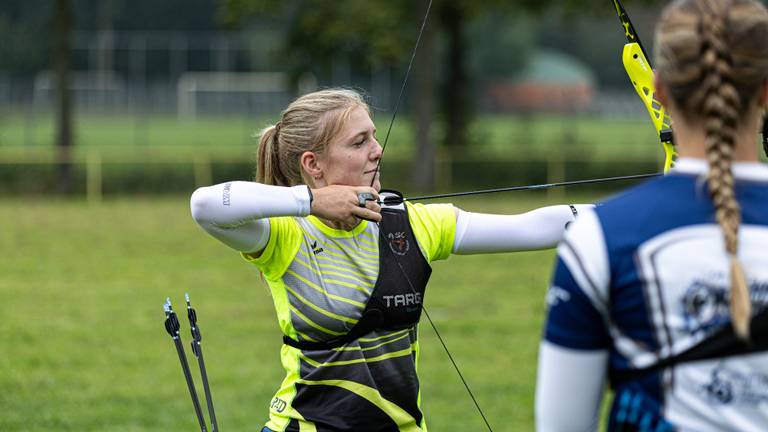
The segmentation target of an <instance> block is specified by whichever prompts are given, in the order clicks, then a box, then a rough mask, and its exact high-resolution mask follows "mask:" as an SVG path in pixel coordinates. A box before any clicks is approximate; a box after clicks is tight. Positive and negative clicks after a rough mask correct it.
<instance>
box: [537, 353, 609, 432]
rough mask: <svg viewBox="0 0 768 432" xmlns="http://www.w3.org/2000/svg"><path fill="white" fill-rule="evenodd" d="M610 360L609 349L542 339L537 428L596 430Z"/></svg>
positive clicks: (560, 431) (569, 431) (555, 431)
mask: <svg viewBox="0 0 768 432" xmlns="http://www.w3.org/2000/svg"><path fill="white" fill-rule="evenodd" d="M607 364H608V351H603V350H598V351H579V350H573V349H568V348H564V347H561V346H558V345H555V344H552V343H549V342H547V341H544V342H542V343H541V347H540V349H539V368H538V373H537V379H536V430H537V431H538V432H590V431H597V429H598V414H599V410H600V402H601V400H602V398H603V385H604V381H605V370H606V367H607Z"/></svg>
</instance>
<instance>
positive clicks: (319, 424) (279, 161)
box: [191, 89, 577, 432]
mask: <svg viewBox="0 0 768 432" xmlns="http://www.w3.org/2000/svg"><path fill="white" fill-rule="evenodd" d="M381 152H382V148H381V146H380V145H379V143H378V141H377V138H376V128H375V127H374V124H373V122H372V120H371V116H370V110H369V108H368V105H367V104H366V103H365V101H364V100H363V99H362V98H361V96H360V95H359V94H358V93H356V92H354V91H350V90H344V89H330V90H323V91H319V92H315V93H311V94H307V95H305V96H302V97H300V98H298V99H297V100H295V101H294V102H293V103H291V104H290V105H289V106H288V108H287V109H286V110H285V111H284V112H283V114H282V116H281V119H280V121H278V122H277V124H275V125H274V126H270V127H268V128H267V129H265V130H264V131H263V132H262V135H261V139H260V143H259V151H258V165H257V175H256V181H255V182H244V181H233V182H228V183H223V184H219V185H215V186H210V187H204V188H200V189H198V190H197V191H195V193H194V194H193V195H192V200H191V201H192V202H191V206H192V215H193V217H194V218H195V220H196V221H197V222H198V223H199V224H200V225H201V226H202V227H203V228H204V229H205V230H206V231H207V232H208V233H210V234H211V235H212V236H214V237H215V238H217V239H218V240H220V241H221V242H223V243H224V244H226V245H228V246H230V247H231V248H233V249H235V250H237V251H239V252H240V253H241V255H242V257H243V258H245V260H246V261H248V262H250V263H252V264H254V265H256V266H257V267H258V269H259V270H260V271H261V273H262V274H263V275H264V278H265V279H266V281H267V283H268V285H269V288H270V290H271V292H272V297H273V300H274V304H275V309H276V312H277V319H278V323H279V326H280V329H281V330H282V333H283V334H282V337H283V342H284V345H283V347H282V350H281V353H280V358H281V361H282V364H283V367H284V368H285V372H286V375H285V378H284V379H283V381H282V383H281V384H280V385H279V387H278V390H277V392H276V393H275V396H274V398H273V399H272V401H271V403H270V404H269V408H270V409H269V420H268V421H267V423H266V426H265V427H264V429H263V430H264V431H265V432H268V431H310V430H311V431H349V432H352V431H354V432H361V431H366V432H376V431H425V430H426V422H425V420H424V415H423V413H422V412H421V408H420V401H421V398H420V392H419V381H418V377H417V375H416V363H417V358H418V352H419V343H418V340H417V331H416V324H417V323H418V320H419V317H420V314H421V305H422V301H423V299H424V295H425V291H424V290H425V287H426V284H427V280H428V279H429V275H430V273H431V268H430V266H429V262H431V261H434V260H440V259H446V258H448V256H449V255H451V254H472V253H490V252H505V251H516V250H530V249H541V248H549V247H554V245H556V244H557V242H558V241H559V240H560V239H561V237H562V233H563V231H564V227H565V225H566V224H567V223H568V222H570V221H572V220H573V218H574V216H575V213H576V211H577V207H574V206H567V205H562V206H551V207H545V208H541V209H537V210H534V211H531V212H528V213H525V214H521V215H488V214H478V213H470V212H464V211H461V210H459V209H458V208H456V207H454V206H452V205H450V204H431V205H421V204H416V205H413V204H410V203H406V204H405V205H403V204H400V205H398V206H384V207H383V208H382V207H381V206H380V205H379V204H378V203H377V200H378V199H379V198H380V196H379V192H380V183H379V174H378V171H377V169H376V166H377V164H378V162H379V159H380V157H381ZM371 185H373V187H371ZM275 337H277V335H276V336H275Z"/></svg>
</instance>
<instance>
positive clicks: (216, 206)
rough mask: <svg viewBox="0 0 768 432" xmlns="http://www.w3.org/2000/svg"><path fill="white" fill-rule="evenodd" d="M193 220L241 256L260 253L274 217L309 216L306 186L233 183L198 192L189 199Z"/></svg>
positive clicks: (308, 198)
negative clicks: (271, 219) (240, 253)
mask: <svg viewBox="0 0 768 432" xmlns="http://www.w3.org/2000/svg"><path fill="white" fill-rule="evenodd" d="M190 208H191V210H192V217H193V218H194V219H195V221H197V223H198V224H200V226H201V227H203V229H204V230H206V231H207V232H208V233H209V234H211V235H212V236H214V237H216V238H217V239H219V240H220V241H221V242H222V243H224V244H226V245H227V246H229V247H231V248H233V249H237V250H239V251H242V252H258V251H260V250H262V249H264V247H265V246H266V245H267V241H268V240H269V220H268V219H267V218H269V217H273V216H307V215H308V214H309V212H310V195H309V189H308V188H307V186H304V185H300V186H293V187H282V186H269V185H264V184H260V183H253V182H244V181H233V182H228V183H222V184H217V185H214V186H208V187H202V188H199V189H197V190H196V191H195V192H194V193H193V194H192V198H191V199H190Z"/></svg>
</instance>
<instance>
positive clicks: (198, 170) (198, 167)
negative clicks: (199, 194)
mask: <svg viewBox="0 0 768 432" xmlns="http://www.w3.org/2000/svg"><path fill="white" fill-rule="evenodd" d="M192 163H193V166H194V172H195V186H197V187H200V186H209V185H210V184H211V182H212V181H213V173H212V169H211V157H210V155H208V154H207V153H206V154H205V155H197V156H195V157H194V160H193V162H192Z"/></svg>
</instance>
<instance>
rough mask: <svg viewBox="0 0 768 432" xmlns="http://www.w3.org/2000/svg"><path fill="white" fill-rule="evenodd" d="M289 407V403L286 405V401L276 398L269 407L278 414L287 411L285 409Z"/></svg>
mask: <svg viewBox="0 0 768 432" xmlns="http://www.w3.org/2000/svg"><path fill="white" fill-rule="evenodd" d="M286 406H288V404H287V403H285V401H284V400H282V399H280V398H277V397H276V398H274V399H272V403H271V404H270V405H269V407H270V408H271V409H273V410H275V411H277V412H283V410H285V407H286Z"/></svg>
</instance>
